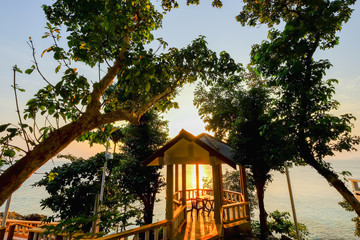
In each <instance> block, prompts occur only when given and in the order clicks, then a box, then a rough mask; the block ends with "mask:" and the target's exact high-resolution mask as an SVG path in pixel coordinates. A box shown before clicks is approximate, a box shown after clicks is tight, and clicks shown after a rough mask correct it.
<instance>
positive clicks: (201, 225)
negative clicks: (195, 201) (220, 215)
mask: <svg viewBox="0 0 360 240" xmlns="http://www.w3.org/2000/svg"><path fill="white" fill-rule="evenodd" d="M216 231H217V230H216V225H215V220H214V213H213V212H211V213H210V215H209V216H208V213H204V214H203V213H202V211H200V212H199V217H197V215H196V211H193V216H192V217H191V213H190V212H188V213H187V222H186V224H184V227H183V229H182V231H181V233H179V235H178V237H177V239H184V240H197V239H202V238H203V237H204V236H206V235H209V234H213V233H214V232H216Z"/></svg>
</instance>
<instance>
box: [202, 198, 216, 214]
mask: <svg viewBox="0 0 360 240" xmlns="http://www.w3.org/2000/svg"><path fill="white" fill-rule="evenodd" d="M203 206H204V208H203V212H207V213H208V216H209V215H210V212H211V211H214V200H209V199H204V201H203Z"/></svg>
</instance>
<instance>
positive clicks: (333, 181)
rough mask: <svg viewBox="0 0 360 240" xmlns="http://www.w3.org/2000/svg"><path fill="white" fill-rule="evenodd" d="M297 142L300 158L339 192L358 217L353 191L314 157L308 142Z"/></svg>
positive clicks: (358, 210) (359, 214)
mask: <svg viewBox="0 0 360 240" xmlns="http://www.w3.org/2000/svg"><path fill="white" fill-rule="evenodd" d="M299 142H300V143H299V147H300V156H301V158H302V159H303V160H304V161H305V162H306V163H307V164H309V165H310V166H312V167H313V168H315V170H316V171H317V172H318V173H319V174H320V175H321V176H323V177H324V178H325V179H326V180H327V181H328V182H329V183H330V185H331V186H333V187H334V188H335V189H336V190H337V191H338V192H339V193H340V194H341V196H343V197H344V198H345V200H346V201H347V202H348V203H349V204H350V205H351V207H352V208H353V209H354V210H355V212H356V214H357V215H358V216H359V217H360V203H359V201H358V200H357V199H356V198H355V196H354V195H353V193H352V192H350V191H349V189H348V188H347V187H346V186H345V184H344V182H343V181H341V180H340V179H339V176H338V175H337V174H336V173H335V172H333V171H331V170H330V169H328V168H326V167H325V166H323V165H322V164H321V163H319V162H318V161H317V160H316V159H315V157H314V154H313V153H312V151H311V148H310V146H309V145H308V143H306V141H305V140H302V139H299Z"/></svg>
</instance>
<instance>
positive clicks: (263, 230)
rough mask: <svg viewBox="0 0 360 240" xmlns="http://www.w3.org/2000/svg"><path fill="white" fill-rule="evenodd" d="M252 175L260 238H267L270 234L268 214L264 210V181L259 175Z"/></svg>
mask: <svg viewBox="0 0 360 240" xmlns="http://www.w3.org/2000/svg"><path fill="white" fill-rule="evenodd" d="M254 177H255V181H256V183H255V186H256V193H257V197H258V204H259V220H260V238H261V239H267V237H268V236H269V235H270V231H269V227H268V224H267V216H268V214H267V212H266V210H265V204H264V192H265V190H264V187H265V181H263V179H262V178H261V176H254Z"/></svg>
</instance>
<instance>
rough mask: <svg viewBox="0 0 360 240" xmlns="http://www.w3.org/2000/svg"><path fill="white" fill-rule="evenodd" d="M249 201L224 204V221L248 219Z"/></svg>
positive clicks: (225, 222)
mask: <svg viewBox="0 0 360 240" xmlns="http://www.w3.org/2000/svg"><path fill="white" fill-rule="evenodd" d="M247 204H249V202H238V203H231V204H226V205H224V206H223V207H222V208H223V223H224V224H227V223H232V222H237V221H240V220H245V219H247V217H248V216H247V214H246V205H247Z"/></svg>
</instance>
